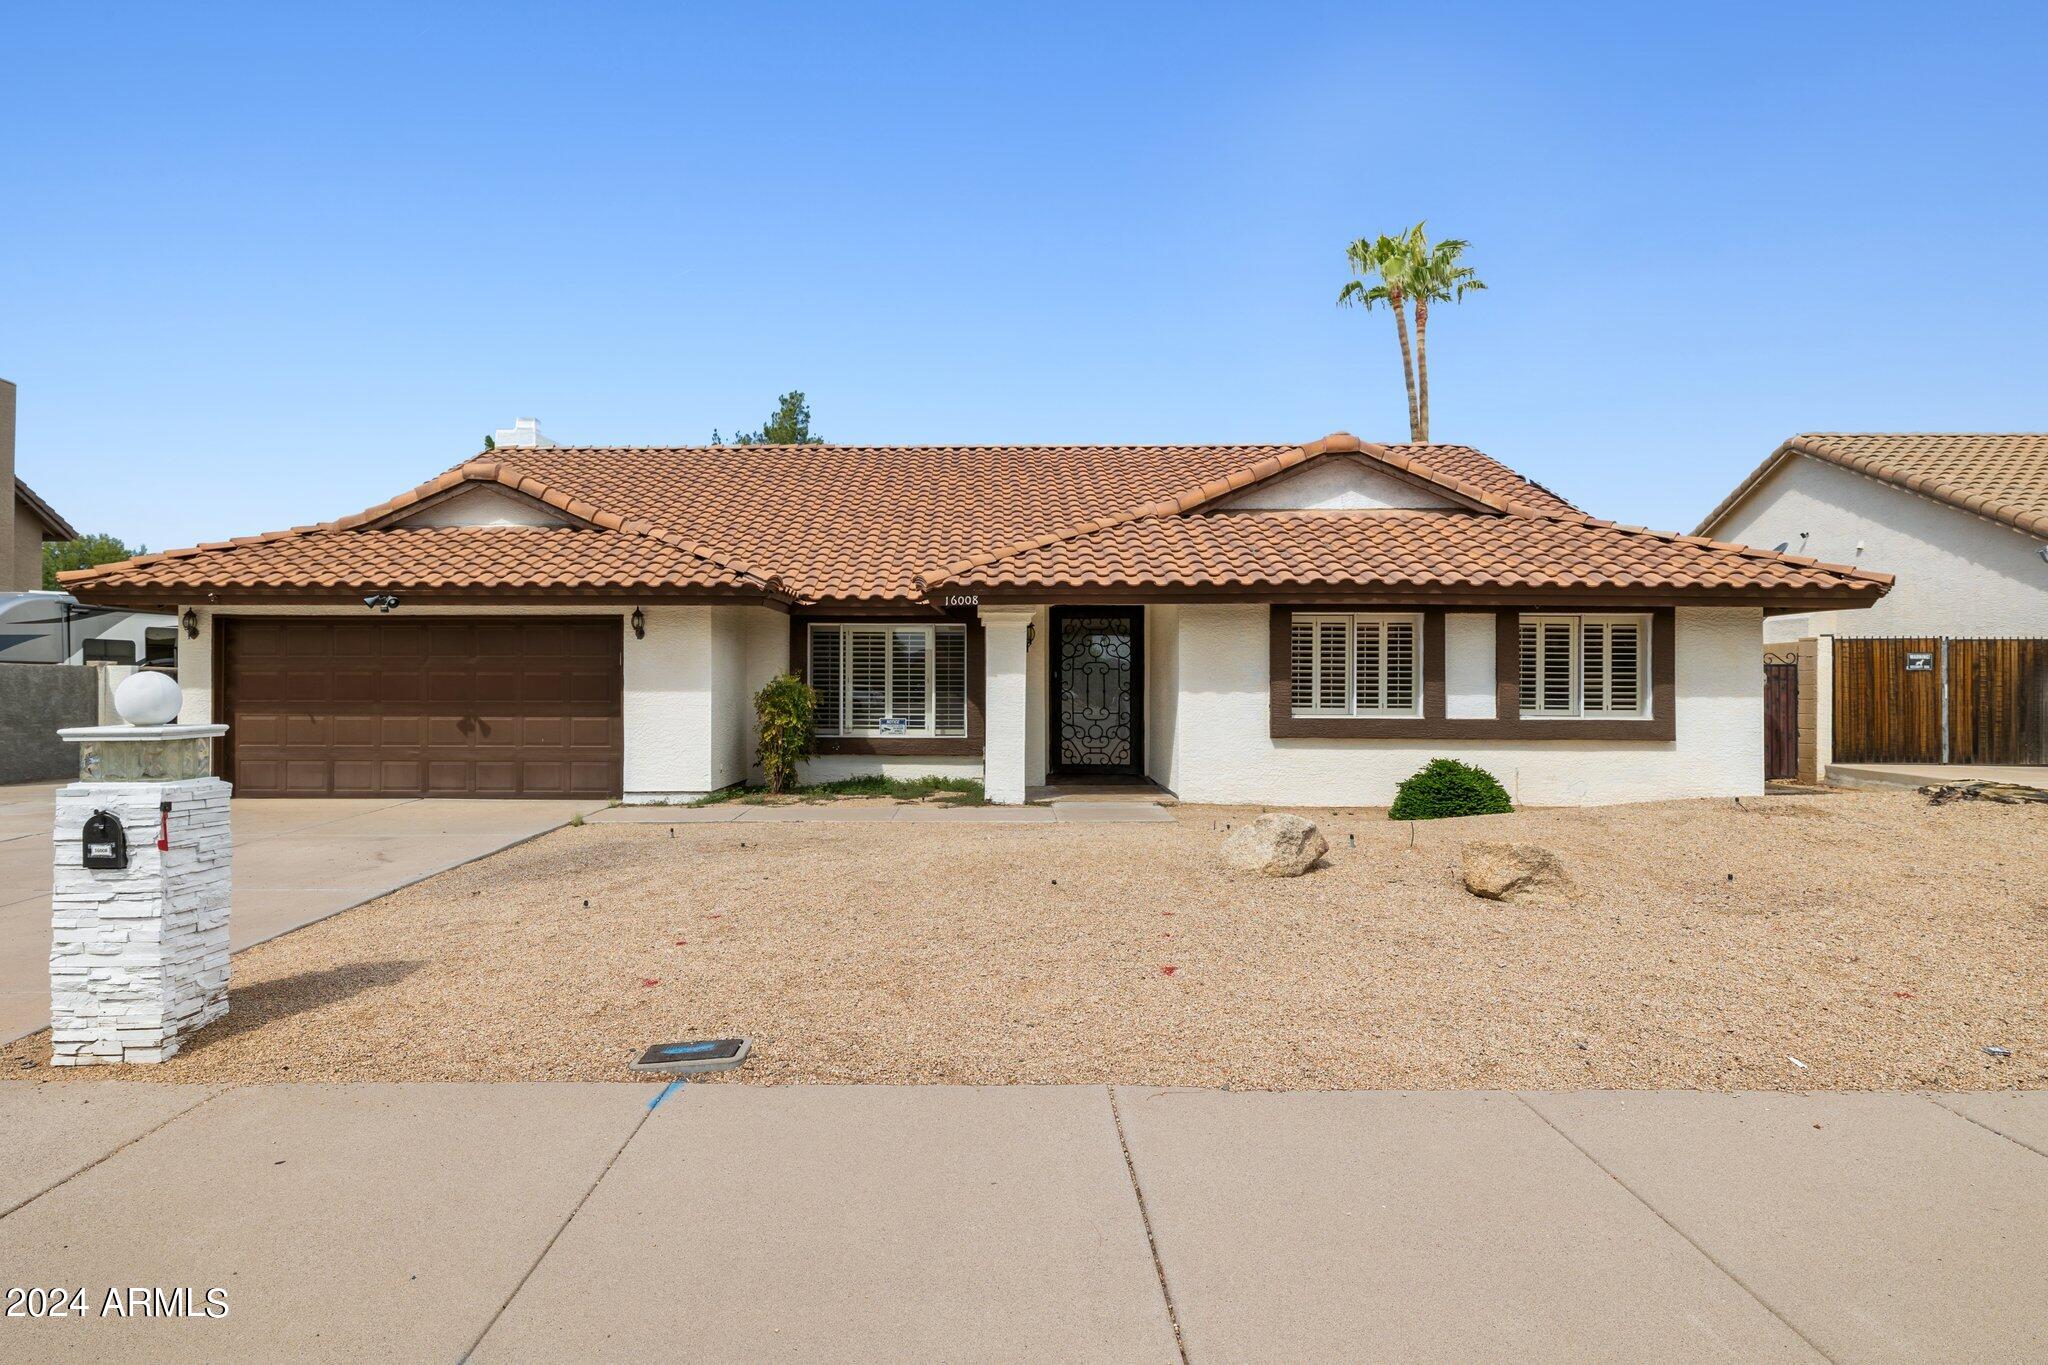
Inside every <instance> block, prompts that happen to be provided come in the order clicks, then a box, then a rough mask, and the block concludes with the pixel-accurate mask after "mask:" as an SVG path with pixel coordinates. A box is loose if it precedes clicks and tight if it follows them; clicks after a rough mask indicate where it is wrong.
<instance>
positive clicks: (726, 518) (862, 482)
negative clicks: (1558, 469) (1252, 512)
mask: <svg viewBox="0 0 2048 1365" xmlns="http://www.w3.org/2000/svg"><path fill="white" fill-rule="evenodd" d="M1304 449H1305V447H1302V446H1296V445H1263V446H1258V445H1252V446H1246V445H1224V446H696V447H685V448H639V447H635V448H629V449H620V448H617V447H575V446H562V447H556V448H554V449H546V450H523V451H521V452H520V461H521V463H522V464H523V465H525V466H526V467H528V468H529V469H531V470H532V471H533V472H534V473H536V474H537V475H539V476H540V477H542V478H546V479H548V480H550V481H551V482H553V483H555V484H558V485H559V486H561V487H564V488H574V489H576V490H577V491H579V492H580V493H582V494H583V495H584V496H585V497H587V498H589V499H590V500H591V501H592V502H593V503H596V504H598V505H601V506H630V507H632V508H633V509H634V510H635V511H636V512H637V513H638V514H639V515H641V516H644V517H646V518H647V519H648V520H650V521H652V522H654V523H655V524H657V525H659V526H661V527H663V528H665V529H667V530H669V531H671V532H673V533H675V534H677V535H680V536H684V537H687V538H688V539H690V540H691V541H692V542H693V543H696V544H698V545H701V546H706V547H711V548H713V549H715V550H716V551H717V552H718V553H720V554H722V555H725V556H727V557H728V558H729V559H731V560H732V561H734V562H737V563H740V564H745V565H748V566H751V567H754V568H756V569H760V570H768V571H772V572H773V573H775V574H776V575H777V577H778V578H779V579H780V580H781V581H782V582H783V583H784V584H785V585H786V586H787V587H788V588H789V589H790V590H791V591H792V592H794V593H796V594H797V596H798V597H800V598H802V599H805V600H811V601H817V600H827V599H847V600H858V599H884V600H889V599H895V600H902V599H908V598H915V597H916V596H917V595H918V582H919V579H920V576H921V575H926V574H931V573H933V572H935V571H936V570H938V569H940V568H942V567H944V566H946V565H949V564H952V563H955V562H957V561H960V560H963V559H966V558H968V557H970V556H974V555H981V554H992V553H995V552H998V551H1001V550H1004V549H1007V548H1010V547H1011V546H1013V545H1016V544H1018V543H1019V542H1022V541H1025V540H1029V539H1032V538H1034V537H1038V536H1045V535H1053V534H1065V533H1067V532H1069V531H1070V530H1072V529H1073V528H1074V527H1075V526H1076V525H1077V524H1079V523H1081V522H1083V521H1085V520H1087V519H1089V518H1093V517H1101V516H1106V515H1116V514H1120V513H1124V512H1127V511H1129V510H1130V509H1134V508H1142V507H1147V506H1150V505H1152V504H1154V503H1157V502H1158V501H1159V500H1161V499H1169V498H1175V497H1179V496H1181V495H1184V494H1187V493H1188V492H1189V491H1190V490H1191V489H1197V488H1200V487H1202V486H1204V485H1207V484H1211V483H1216V482H1221V481H1227V480H1229V479H1231V478H1232V476H1238V478H1239V482H1240V483H1241V482H1248V481H1249V476H1248V475H1247V474H1246V471H1248V470H1251V469H1253V468H1256V467H1259V466H1261V465H1262V464H1265V463H1266V462H1268V461H1272V462H1276V465H1277V463H1278V462H1287V463H1298V462H1299V461H1300V460H1301V459H1302V458H1303V456H1302V451H1303V450H1304ZM1384 449H1386V450H1387V451H1389V452H1390V453H1391V454H1393V455H1395V456H1396V457H1398V458H1401V459H1404V460H1408V461H1411V462H1416V463H1419V461H1420V460H1421V458H1423V457H1424V452H1432V451H1435V450H1438V449H1442V450H1445V451H1446V452H1448V454H1447V456H1446V458H1447V459H1448V460H1450V461H1451V462H1453V463H1454V464H1455V465H1456V466H1457V468H1458V469H1460V470H1461V471H1463V474H1462V477H1464V478H1466V479H1468V480H1469V481H1470V482H1471V483H1472V484H1473V485H1474V486H1477V487H1485V488H1487V489H1489V490H1492V491H1494V492H1495V493H1496V494H1497V495H1500V496H1520V497H1525V498H1528V499H1530V500H1531V501H1533V502H1537V503H1539V504H1542V505H1554V506H1557V507H1565V506H1568V504H1565V503H1563V502H1562V500H1560V499H1558V498H1556V497H1555V496H1554V495H1552V494H1550V493H1548V492H1546V491H1544V490H1542V489H1540V488H1538V487H1537V486H1536V485H1535V484H1532V483H1530V482H1529V481H1527V480H1526V479H1523V478H1522V477H1521V476H1520V475H1517V474H1516V473H1514V472H1513V471H1512V470H1510V469H1508V468H1506V467H1505V466H1503V465H1501V464H1498V463H1496V462H1495V461H1493V460H1490V459H1488V458H1487V457H1486V456H1484V455H1481V454H1480V453H1479V452H1477V451H1474V450H1468V449H1466V448H1464V447H1416V446H1390V447H1385V448H1384Z"/></svg>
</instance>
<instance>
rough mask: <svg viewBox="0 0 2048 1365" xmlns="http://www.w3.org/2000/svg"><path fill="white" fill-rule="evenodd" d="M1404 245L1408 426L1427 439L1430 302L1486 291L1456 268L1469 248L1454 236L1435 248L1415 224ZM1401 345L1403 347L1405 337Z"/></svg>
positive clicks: (1465, 268) (1467, 269)
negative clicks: (1409, 321)
mask: <svg viewBox="0 0 2048 1365" xmlns="http://www.w3.org/2000/svg"><path fill="white" fill-rule="evenodd" d="M1406 240H1407V244H1408V246H1409V249H1410V250H1411V252H1412V253H1413V254H1412V256H1411V258H1410V260H1409V263H1408V265H1407V267H1406V272H1405V273H1406V275H1407V281H1408V294H1409V296H1410V297H1411V298H1413V299H1414V300H1415V373H1416V378H1415V381H1414V386H1413V387H1414V389H1415V391H1416V394H1417V397H1416V400H1415V412H1416V421H1414V422H1413V423H1411V425H1412V426H1413V428H1414V431H1415V439H1416V440H1418V441H1427V440H1428V439H1429V305H1430V304H1432V303H1462V302H1463V301H1464V299H1465V295H1466V294H1467V293H1469V292H1470V291H1472V290H1474V289H1484V288H1486V281H1484V280H1482V279H1480V278H1479V275H1478V273H1477V272H1476V271H1474V270H1473V269H1472V267H1471V266H1469V265H1460V264H1459V263H1458V258H1459V257H1460V256H1462V255H1463V254H1464V252H1465V248H1466V247H1468V246H1470V245H1472V244H1471V243H1470V242H1467V241H1464V240H1462V239H1460V238H1457V237H1446V238H1445V239H1444V240H1443V241H1441V242H1438V243H1437V244H1436V245H1435V246H1430V245H1429V244H1428V239H1427V238H1426V237H1424V236H1423V233H1422V224H1420V223H1417V224H1416V225H1415V227H1414V230H1413V231H1412V232H1410V233H1409V235H1408V237H1407V239H1406ZM1403 346H1404V347H1405V346H1406V341H1405V338H1404V340H1403Z"/></svg>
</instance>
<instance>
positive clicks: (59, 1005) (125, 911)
mask: <svg viewBox="0 0 2048 1365" xmlns="http://www.w3.org/2000/svg"><path fill="white" fill-rule="evenodd" d="M114 707H115V709H116V710H117V711H119V712H120V714H121V717H122V719H124V720H125V721H127V722H128V724H125V725H101V726H87V727H80V728H77V729H69V730H60V731H58V734H59V735H61V736H62V737H63V738H64V739H66V740H68V741H70V742H71V743H74V744H77V745H78V746H79V764H78V769H79V780H78V781H77V782H74V783H72V784H71V785H70V786H68V787H64V788H61V789H59V791H58V792H57V839H56V850H57V851H56V866H55V878H54V883H53V885H52V888H51V895H50V1006H51V1010H50V1047H51V1053H52V1055H51V1058H50V1063H51V1065H53V1066H93V1065H100V1064H112V1063H116V1062H161V1061H164V1060H165V1059H167V1058H169V1057H171V1056H173V1055H175V1054H176V1052H177V1051H178V1049H179V1048H180V1047H182V1046H183V1045H184V1042H185V1040H186V1039H187V1038H189V1037H190V1036H191V1035H192V1034H193V1033H195V1032H196V1031H198V1030H199V1029H201V1028H203V1027H205V1026H206V1025H207V1024H210V1023H212V1022H213V1021H214V1020H215V1019H218V1018H220V1017H221V1016H222V1015H224V1014H226V1013H227V1012H228V893H229V879H230V843H229V837H228V792H229V787H228V784H227V783H225V782H223V781H221V780H220V779H219V778H217V777H214V776H212V751H213V740H214V739H215V738H216V737H217V736H220V735H223V734H226V733H227V727H226V726H225V725H173V724H168V723H166V722H168V721H170V720H172V719H174V718H175V717H176V716H177V714H178V688H177V684H176V683H175V682H173V681H172V680H171V679H170V678H169V677H167V676H166V675H164V674H162V673H137V674H135V675H134V676H133V677H130V678H127V679H125V680H123V682H122V683H121V685H120V687H119V688H117V689H116V690H115V693H114ZM102 813H104V817H106V818H101V819H97V820H95V816H100V815H102ZM88 825H90V826H91V830H92V834H93V836H94V837H93V838H91V839H88V838H86V833H87V828H88Z"/></svg>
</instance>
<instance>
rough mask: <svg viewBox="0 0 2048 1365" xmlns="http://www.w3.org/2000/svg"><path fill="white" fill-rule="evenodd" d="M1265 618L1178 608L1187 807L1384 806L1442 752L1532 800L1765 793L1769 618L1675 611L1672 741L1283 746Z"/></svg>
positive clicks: (1726, 611) (1236, 608)
mask: <svg viewBox="0 0 2048 1365" xmlns="http://www.w3.org/2000/svg"><path fill="white" fill-rule="evenodd" d="M1267 610H1268V609H1267V608H1266V607H1264V606H1261V605H1256V604H1251V605H1235V604H1232V605H1214V606H1212V605H1199V606H1198V605H1186V606H1183V607H1182V608H1181V609H1180V622H1179V642H1178V650H1177V654H1178V668H1179V672H1180V686H1179V691H1180V703H1179V708H1178V710H1179V715H1178V722H1177V728H1178V729H1179V731H1180V734H1181V741H1180V745H1179V762H1178V768H1177V772H1176V781H1175V784H1174V786H1175V790H1176V791H1177V792H1178V793H1179V795H1180V797H1181V799H1182V800H1184V801H1192V802H1212V803H1215V802H1230V803H1270V804H1304V805H1366V806H1383V805H1386V804H1388V803H1389V802H1391V801H1392V800H1393V797H1394V788H1395V787H1396V785H1398V784H1399V783H1400V781H1401V780H1402V779H1403V778H1405V777H1407V776H1409V775H1410V774H1411V773H1413V772H1415V771H1416V770H1417V769H1418V768H1420V767H1421V766H1422V765H1423V764H1424V763H1426V762H1428V761H1429V760H1430V759H1432V758H1437V757H1448V758H1457V759H1461V760H1463V761H1465V762H1467V763H1476V764H1478V765H1480V766H1481V767H1484V768H1486V769H1487V770H1489V771H1490V772H1492V773H1493V774H1494V775H1495V776H1496V777H1498V778H1499V779H1500V780H1501V782H1502V783H1503V784H1504V785H1505V786H1506V787H1507V788H1508V791H1509V793H1510V794H1511V795H1512V796H1513V797H1514V798H1515V800H1516V801H1517V802H1520V803H1527V804H1529V805H1539V806H1546V805H1600V804H1607V803H1612V802H1621V801H1657V800H1667V799H1671V798H1676V797H1694V796H1736V795H1750V794H1755V793H1759V792H1761V791H1762V790H1763V781H1764V779H1763V762H1764V759H1763V670H1762V668H1761V667H1760V666H1759V664H1758V654H1759V649H1760V647H1761V644H1762V626H1763V614H1762V612H1761V611H1760V610H1755V609H1750V608H1711V609H1710V608H1685V609H1681V610H1680V611H1679V612H1678V613H1677V634H1678V639H1677V679H1676V682H1677V695H1678V718H1677V734H1678V737H1677V739H1676V740H1674V741H1669V742H1646V741H1629V742H1612V741H1578V740H1515V741H1459V740H1348V739H1347V740H1330V739H1274V738H1273V737H1272V735H1271V732H1270V722H1269V699H1270V695H1271V694H1270V690H1269V685H1268V684H1269V677H1270V672H1271V664H1270V659H1269V656H1268V650H1269V633H1268V618H1267ZM1489 671H1490V670H1489Z"/></svg>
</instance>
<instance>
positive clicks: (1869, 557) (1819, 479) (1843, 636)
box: [1694, 432, 2048, 780]
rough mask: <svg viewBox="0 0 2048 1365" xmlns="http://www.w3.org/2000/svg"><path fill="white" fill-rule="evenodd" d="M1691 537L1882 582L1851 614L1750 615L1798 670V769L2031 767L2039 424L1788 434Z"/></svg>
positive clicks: (2044, 524) (2045, 583) (2038, 733)
mask: <svg viewBox="0 0 2048 1365" xmlns="http://www.w3.org/2000/svg"><path fill="white" fill-rule="evenodd" d="M1694 534H1696V535H1701V536H1712V537H1714V538H1716V539H1719V540H1731V541H1740V542H1743V543H1745V544H1750V545H1760V546H1774V547H1776V548H1777V549H1779V550H1783V551H1788V552H1790V553H1794V554H1800V555H1811V556H1815V557H1818V558H1821V559H1825V560H1832V561H1835V562H1839V563H1843V564H1853V565H1856V566H1857V567H1858V568H1861V569H1870V570H1881V571H1883V572H1885V573H1887V574H1891V575H1894V576H1896V578H1897V580H1898V581H1897V586H1896V588H1895V589H1894V590H1893V591H1892V592H1891V593H1890V594H1889V595H1888V596H1886V597H1885V598H1884V600H1883V601H1882V602H1879V603H1877V604H1875V605H1874V606H1872V607H1871V608H1870V609H1869V610H1867V611H1859V612H1856V613H1855V614H1854V615H1853V616H1843V615H1840V614H1838V613H1837V612H1836V611H1834V610H1833V609H1819V610H1813V611H1806V612H1792V613H1786V614H1782V615H1776V616H1773V617H1772V618H1771V619H1770V620H1769V621H1767V622H1765V624H1764V639H1765V641H1766V642H1767V644H1769V645H1771V646H1774V647H1785V648H1786V649H1787V650H1788V651H1789V657H1791V658H1792V659H1793V660H1794V661H1795V662H1796V666H1797V668H1798V670H1799V675H1800V676H1799V686H1800V690H1801V693H1802V698H1801V705H1800V708H1799V726H1800V729H1799V753H1798V768H1797V772H1798V775H1799V776H1800V777H1802V778H1805V779H1807V780H1812V779H1813V778H1814V777H1816V776H1825V775H1826V774H1827V772H1828V770H1829V767H1830V765H1831V764H1835V763H1939V762H1956V763H1998V764H2014V763H2018V764H2030V763H2031V764H2038V763H2048V433H2041V432H2007V433H1981V432H1917V433H1915V432H1906V433H1897V432H1813V433H1808V434H1806V435H1803V436H1795V437H1793V438H1792V439H1791V440H1789V441H1786V442H1784V443H1783V444H1781V445H1780V446H1779V447H1778V448H1777V449H1776V450H1774V451H1772V452H1771V454H1770V456H1769V458H1767V459H1766V460H1764V462H1763V463H1762V464H1760V465H1759V466H1757V468H1756V469H1755V470H1754V471H1753V472H1752V473H1751V474H1750V475H1749V476H1748V477H1747V478H1745V479H1744V480H1743V481H1742V482H1741V483H1740V484H1738V485H1737V486H1736V488H1735V490H1734V491H1733V492H1731V493H1730V494H1729V495H1728V496H1727V497H1726V498H1724V499H1722V501H1721V503H1720V505H1719V506H1717V507H1716V508H1714V510H1713V511H1711V512H1709V513H1708V514H1707V516H1706V518H1705V519H1704V520H1703V521H1701V523H1700V525H1699V529H1698V530H1697V531H1696V532H1695V533H1694Z"/></svg>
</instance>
